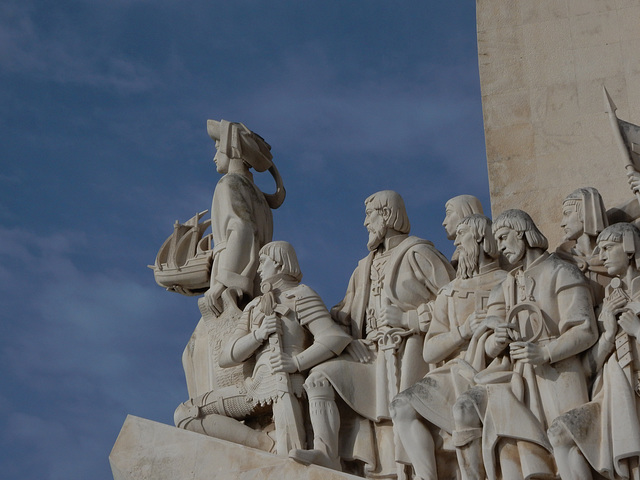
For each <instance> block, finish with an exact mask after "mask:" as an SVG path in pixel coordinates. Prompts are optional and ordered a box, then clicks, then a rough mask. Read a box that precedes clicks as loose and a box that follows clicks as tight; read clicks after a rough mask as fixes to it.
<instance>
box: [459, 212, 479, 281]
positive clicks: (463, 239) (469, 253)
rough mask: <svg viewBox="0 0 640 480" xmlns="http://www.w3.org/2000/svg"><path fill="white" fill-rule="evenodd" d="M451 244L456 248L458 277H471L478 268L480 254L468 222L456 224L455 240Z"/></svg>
mask: <svg viewBox="0 0 640 480" xmlns="http://www.w3.org/2000/svg"><path fill="white" fill-rule="evenodd" d="M453 244H454V245H455V246H456V247H457V250H458V253H459V255H458V270H457V275H458V277H459V278H471V277H472V276H473V275H474V274H475V273H476V272H477V270H478V259H479V256H480V244H479V243H478V242H477V241H476V239H475V236H474V234H473V231H472V229H471V226H469V225H468V224H462V225H458V228H456V240H455V242H453Z"/></svg>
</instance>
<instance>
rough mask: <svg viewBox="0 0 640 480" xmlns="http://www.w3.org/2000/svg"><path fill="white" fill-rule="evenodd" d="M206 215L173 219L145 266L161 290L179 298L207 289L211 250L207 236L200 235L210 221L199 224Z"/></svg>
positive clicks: (209, 236) (201, 213) (205, 211)
mask: <svg viewBox="0 0 640 480" xmlns="http://www.w3.org/2000/svg"><path fill="white" fill-rule="evenodd" d="M207 212H208V210H204V211H203V212H200V213H197V214H195V215H194V216H193V217H191V218H190V219H189V220H188V221H187V222H185V223H179V222H178V221H177V220H176V222H175V224H174V226H173V233H172V234H171V235H170V236H169V238H167V239H166V240H165V241H164V243H163V244H162V246H161V247H160V250H159V251H158V255H157V256H156V262H155V264H154V265H149V268H151V269H152V270H153V275H154V277H155V279H156V283H157V284H158V285H160V286H161V287H164V288H166V289H167V290H170V291H173V292H178V293H181V294H183V295H200V294H202V293H204V292H205V291H206V290H208V288H209V280H210V277H211V259H212V256H213V250H212V249H211V234H209V235H206V236H203V235H204V232H205V230H207V228H209V225H211V220H204V221H202V222H200V220H201V218H202V216H203V215H205V214H206V213H207Z"/></svg>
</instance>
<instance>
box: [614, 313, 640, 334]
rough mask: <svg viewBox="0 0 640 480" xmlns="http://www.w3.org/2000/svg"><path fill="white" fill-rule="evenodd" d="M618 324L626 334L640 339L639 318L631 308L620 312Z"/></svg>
mask: <svg viewBox="0 0 640 480" xmlns="http://www.w3.org/2000/svg"><path fill="white" fill-rule="evenodd" d="M618 324H619V325H620V328H622V330H624V331H625V332H626V333H627V334H629V335H631V336H632V337H635V338H636V339H640V318H638V316H637V315H636V314H635V313H633V312H632V311H631V310H625V311H624V312H622V314H621V315H620V319H619V320H618Z"/></svg>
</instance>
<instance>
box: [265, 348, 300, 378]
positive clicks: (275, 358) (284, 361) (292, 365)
mask: <svg viewBox="0 0 640 480" xmlns="http://www.w3.org/2000/svg"><path fill="white" fill-rule="evenodd" d="M269 364H270V365H271V368H272V369H273V372H274V373H278V372H285V373H295V372H297V371H298V365H296V362H295V361H294V360H293V357H292V356H291V355H288V354H286V353H284V352H273V353H272V354H271V357H270V358H269Z"/></svg>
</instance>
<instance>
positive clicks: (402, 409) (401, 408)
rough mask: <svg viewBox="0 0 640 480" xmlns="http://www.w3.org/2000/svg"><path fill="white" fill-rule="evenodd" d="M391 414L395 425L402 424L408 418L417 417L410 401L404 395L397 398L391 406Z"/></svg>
mask: <svg viewBox="0 0 640 480" xmlns="http://www.w3.org/2000/svg"><path fill="white" fill-rule="evenodd" d="M389 412H390V413H391V420H393V422H394V423H397V422H402V421H403V420H406V419H407V418H415V416H416V413H415V409H414V408H413V407H412V406H411V403H410V402H409V399H408V398H407V397H406V396H405V395H403V394H402V393H400V394H398V395H396V396H395V398H394V399H393V401H392V402H391V404H390V405H389Z"/></svg>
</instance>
